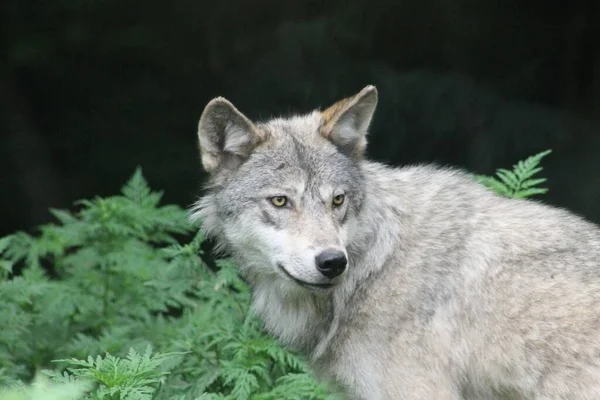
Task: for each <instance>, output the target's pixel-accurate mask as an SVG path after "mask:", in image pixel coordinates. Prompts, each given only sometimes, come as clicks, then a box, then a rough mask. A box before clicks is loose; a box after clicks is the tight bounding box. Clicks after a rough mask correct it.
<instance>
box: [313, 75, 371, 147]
mask: <svg viewBox="0 0 600 400" xmlns="http://www.w3.org/2000/svg"><path fill="white" fill-rule="evenodd" d="M376 106H377V89H376V88H375V86H371V85H369V86H366V87H365V88H364V89H363V90H361V91H360V92H359V93H357V94H356V95H354V96H352V97H348V98H346V99H343V100H340V101H338V102H337V103H335V104H334V105H332V106H331V107H329V108H327V109H326V110H325V111H323V112H322V113H321V115H322V118H323V121H322V125H321V134H322V135H323V136H325V137H326V138H328V139H329V140H331V141H332V142H333V143H334V144H335V145H336V146H337V147H338V148H339V149H340V150H341V151H343V152H344V153H346V154H348V155H350V156H352V157H354V158H361V157H362V155H363V153H364V151H365V148H366V147H367V130H368V128H369V124H370V123H371V119H372V118H373V113H374V112H375V107H376Z"/></svg>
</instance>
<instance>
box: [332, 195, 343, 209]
mask: <svg viewBox="0 0 600 400" xmlns="http://www.w3.org/2000/svg"><path fill="white" fill-rule="evenodd" d="M344 199H345V196H344V195H343V194H338V195H337V196H334V197H333V206H334V207H339V206H341V205H342V204H344Z"/></svg>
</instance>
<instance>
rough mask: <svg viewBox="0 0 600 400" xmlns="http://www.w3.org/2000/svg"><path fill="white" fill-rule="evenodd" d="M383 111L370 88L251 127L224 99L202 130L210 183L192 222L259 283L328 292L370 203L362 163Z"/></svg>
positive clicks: (210, 110) (207, 113)
mask: <svg viewBox="0 0 600 400" xmlns="http://www.w3.org/2000/svg"><path fill="white" fill-rule="evenodd" d="M376 105H377V90H376V89H375V87H373V86H367V87H365V88H364V89H363V90H362V91H360V92H359V93H358V94H356V95H355V96H352V97H349V98H347V99H344V100H341V101H339V102H337V103H335V104H334V105H332V106H331V107H329V108H327V109H326V110H324V111H319V110H316V111H313V112H312V113H309V114H306V115H302V116H293V117H290V118H285V119H284V118H277V119H272V120H269V121H266V122H263V123H255V122H252V121H250V120H249V119H248V118H247V117H246V116H244V115H243V114H242V113H241V112H240V111H238V110H237V109H236V108H235V107H234V106H233V105H232V104H231V103H230V102H229V101H227V100H226V99H224V98H215V99H213V100H211V101H210V102H209V103H208V104H207V105H206V108H205V109H204V111H203V113H202V116H201V117H200V122H199V124H198V138H199V145H200V155H201V159H202V165H203V166H204V169H205V170H206V171H207V172H208V173H209V174H210V175H211V183H210V184H209V186H208V189H209V192H208V194H207V195H206V196H204V197H203V198H202V199H200V200H199V201H198V203H197V204H196V205H195V212H194V213H193V218H195V219H199V220H200V221H201V222H202V227H203V230H204V231H206V233H207V234H209V235H211V236H214V237H216V239H217V241H218V242H219V245H221V246H223V247H226V248H227V249H229V250H230V251H232V252H233V253H234V254H235V256H236V257H237V258H238V260H239V262H240V266H241V268H242V271H243V273H244V274H245V276H246V277H248V278H249V279H251V280H256V279H263V280H264V279H272V280H274V281H276V282H278V283H280V284H282V285H291V286H293V287H294V288H298V290H304V289H301V288H308V289H312V290H316V291H319V290H324V289H327V288H330V287H332V286H334V285H335V284H336V283H338V282H339V281H340V280H341V279H343V272H344V271H345V270H346V268H352V265H350V264H349V260H348V258H349V255H348V250H347V246H348V243H349V241H350V240H351V238H352V236H353V232H354V231H355V229H356V228H355V225H356V216H357V214H358V213H359V211H360V209H361V206H362V204H363V200H364V185H363V182H362V180H363V177H362V173H361V168H360V159H361V158H362V155H363V152H364V150H365V147H366V143H367V141H366V135H367V129H368V127H369V124H370V121H371V118H372V116H373V113H374V111H375V107H376Z"/></svg>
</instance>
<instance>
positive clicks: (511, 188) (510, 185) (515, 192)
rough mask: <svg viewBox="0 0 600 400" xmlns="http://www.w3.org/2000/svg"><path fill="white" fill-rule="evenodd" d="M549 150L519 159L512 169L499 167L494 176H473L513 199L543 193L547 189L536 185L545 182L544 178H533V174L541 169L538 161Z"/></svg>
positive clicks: (548, 152)
mask: <svg viewBox="0 0 600 400" xmlns="http://www.w3.org/2000/svg"><path fill="white" fill-rule="evenodd" d="M551 152H552V150H546V151H543V152H541V153H538V154H536V155H533V156H531V157H528V158H527V159H526V160H525V161H519V162H518V163H517V164H516V165H513V170H512V171H510V170H507V169H504V168H499V169H498V170H497V171H496V176H495V177H494V176H483V175H476V176H475V178H476V179H477V181H478V182H480V183H482V184H483V185H485V186H486V187H488V188H490V189H492V190H493V191H494V192H496V193H498V194H500V195H502V196H506V197H511V198H514V199H522V198H525V197H531V196H534V195H538V194H544V193H546V192H548V189H546V188H540V187H538V185H540V184H541V183H544V182H546V179H545V178H534V175H536V174H538V173H540V172H541V171H542V170H543V168H542V167H540V166H539V164H540V161H541V160H542V158H544V157H545V156H547V155H548V154H550V153H551Z"/></svg>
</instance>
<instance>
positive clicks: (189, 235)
mask: <svg viewBox="0 0 600 400" xmlns="http://www.w3.org/2000/svg"><path fill="white" fill-rule="evenodd" d="M545 154H547V152H544V153H540V154H538V155H537V156H533V157H531V158H529V159H527V160H525V161H524V162H520V163H518V164H517V165H516V166H515V167H514V168H513V170H512V171H508V170H498V174H497V178H492V177H477V179H479V180H480V181H481V182H483V183H484V184H485V185H487V186H489V187H491V188H492V189H494V190H496V191H497V192H499V193H501V194H503V195H507V196H510V197H528V196H531V195H534V194H539V193H543V192H544V189H539V188H537V187H538V185H539V184H541V183H542V182H543V181H544V180H543V179H538V178H536V177H535V175H536V174H537V173H539V172H540V171H541V167H539V162H540V160H541V159H542V157H543V156H544V155H545ZM160 201H161V193H159V192H154V191H152V190H151V189H150V188H149V186H148V184H147V182H146V180H145V179H144V177H143V176H142V173H141V170H139V169H138V170H137V171H136V172H135V174H134V175H133V176H132V177H131V178H130V179H129V181H128V182H127V183H126V184H125V185H124V186H123V188H122V190H121V193H120V194H119V195H116V196H110V197H97V198H94V199H91V200H82V201H79V202H77V203H76V204H75V208H76V211H73V212H71V211H66V210H51V212H52V214H53V215H54V217H55V218H56V221H57V222H54V223H50V224H46V225H43V226H40V227H39V229H38V230H37V233H36V234H35V235H30V234H27V233H24V232H18V233H15V234H13V235H10V236H7V237H4V238H2V239H0V327H1V335H0V387H3V388H5V390H4V391H3V392H2V391H0V400H25V399H28V400H54V399H56V400H58V399H60V400H67V399H73V400H75V399H105V400H115V399H127V400H130V399H131V400H136V399H140V400H142V399H144V400H145V399H148V400H150V399H165V400H167V399H168V400H193V399H236V400H237V399H240V400H243V399H256V400H270V399H272V400H275V399H283V398H285V399H307V400H310V399H315V400H317V399H336V398H339V397H336V395H335V394H333V393H334V392H335V390H334V388H332V387H327V386H326V385H325V384H320V383H317V382H316V381H315V380H314V379H313V377H312V375H311V373H310V372H309V369H308V368H307V365H306V363H305V360H303V359H302V358H300V357H298V356H297V355H295V354H293V353H290V352H288V351H286V350H284V349H283V348H281V347H280V346H279V345H278V344H277V343H276V342H275V341H274V340H273V339H271V338H269V337H268V336H266V335H265V334H264V333H263V332H262V331H261V326H260V322H259V321H257V319H256V318H254V317H253V316H252V315H251V314H250V313H249V312H248V309H249V304H250V293H249V289H248V287H247V285H246V284H245V283H244V282H243V281H242V280H241V279H240V278H239V277H238V275H237V272H236V269H235V266H234V265H233V264H232V263H231V261H230V260H227V259H221V260H216V262H214V263H213V262H211V261H210V260H205V254H204V252H203V250H202V248H201V244H202V242H203V240H204V238H203V236H202V234H201V233H197V232H198V230H197V227H194V226H192V225H190V224H189V223H188V221H187V219H186V212H185V210H184V209H182V208H181V207H179V206H176V205H161V203H160ZM34 378H36V380H35V381H33V383H31V382H32V380H33V379H34Z"/></svg>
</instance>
